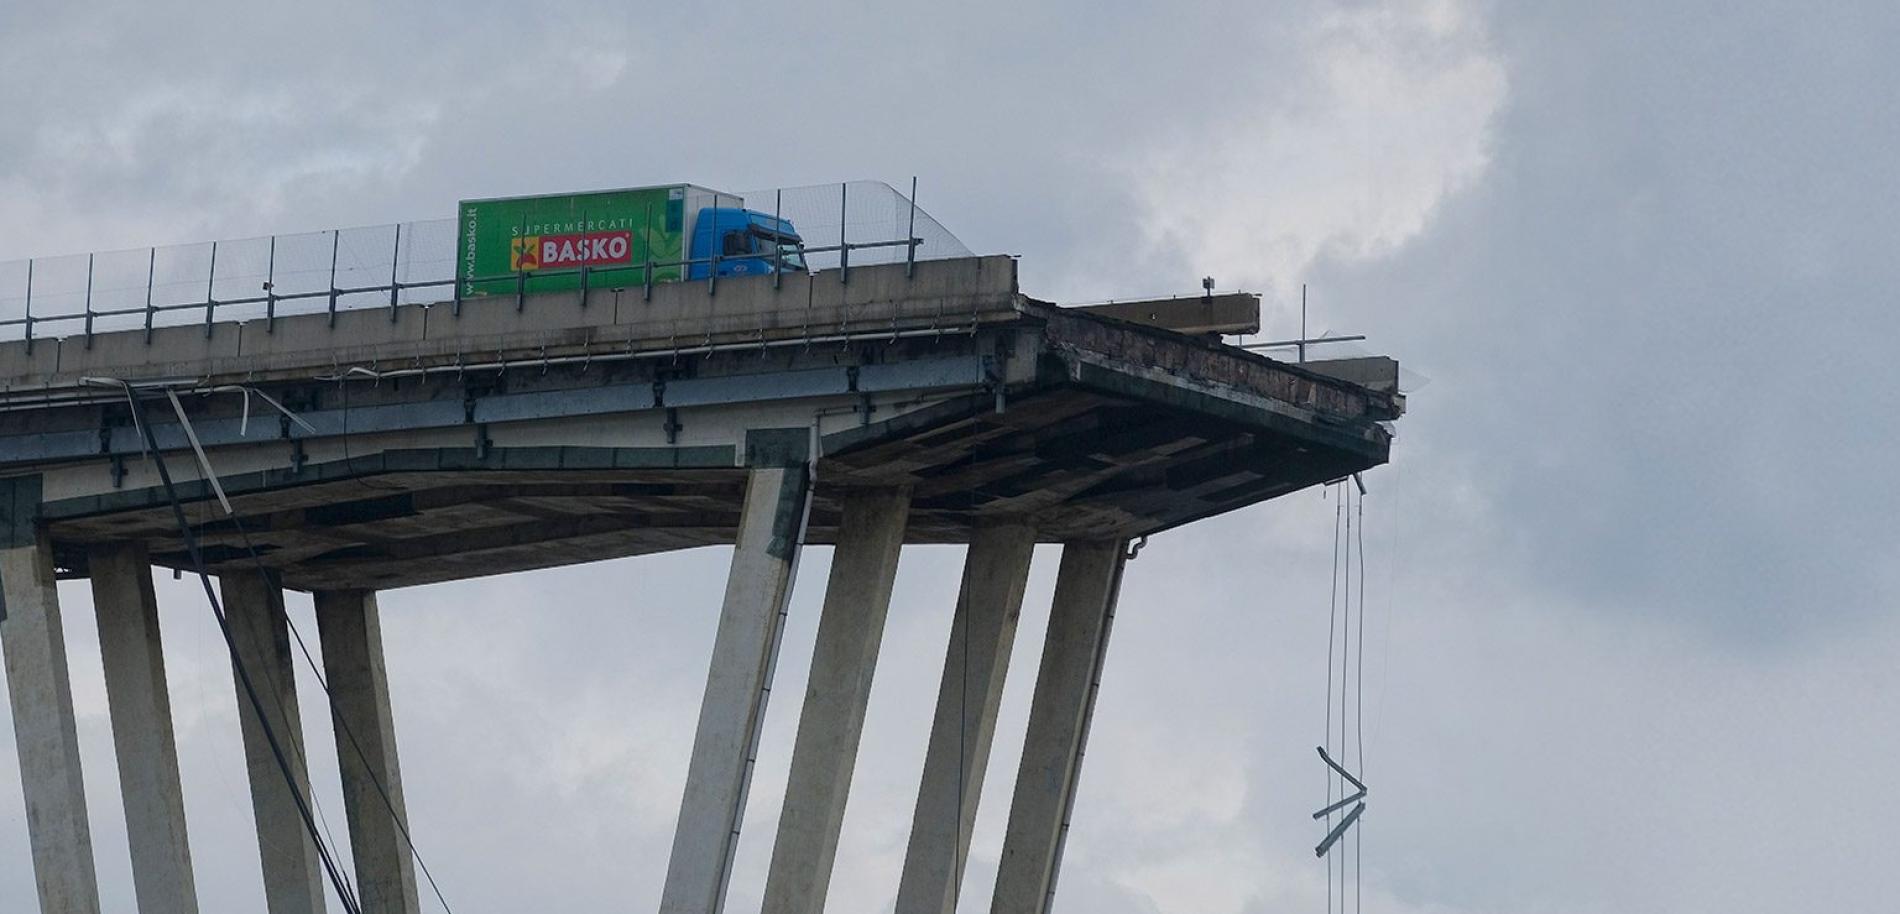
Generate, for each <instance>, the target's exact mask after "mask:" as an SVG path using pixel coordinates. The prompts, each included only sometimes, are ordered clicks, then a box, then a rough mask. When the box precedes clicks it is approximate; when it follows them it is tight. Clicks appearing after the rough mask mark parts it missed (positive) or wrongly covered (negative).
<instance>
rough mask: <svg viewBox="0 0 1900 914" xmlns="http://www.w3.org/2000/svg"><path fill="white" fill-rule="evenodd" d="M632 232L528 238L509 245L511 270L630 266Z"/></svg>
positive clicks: (531, 236) (509, 266)
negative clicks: (625, 264) (616, 264)
mask: <svg viewBox="0 0 1900 914" xmlns="http://www.w3.org/2000/svg"><path fill="white" fill-rule="evenodd" d="M632 260H633V232H631V231H624V232H586V233H583V234H576V235H529V236H528V237H526V238H516V239H514V243H513V244H511V245H509V251H508V261H509V263H508V268H509V269H511V270H560V269H574V268H577V267H596V266H600V265H602V264H614V263H631V262H632Z"/></svg>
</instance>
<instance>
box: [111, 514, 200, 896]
mask: <svg viewBox="0 0 1900 914" xmlns="http://www.w3.org/2000/svg"><path fill="white" fill-rule="evenodd" d="M88 565H89V566H90V568H91V574H92V603H93V609H94V612H95V614H96V615H97V616H98V619H99V654H100V657H101V659H102V660H103V661H104V663H105V676H106V702H107V705H108V707H109V708H110V710H111V716H112V745H113V748H114V749H115V750H116V753H117V755H118V762H119V793H120V796H122V797H123V798H124V802H125V831H126V838H127V841H128V843H129V844H130V845H131V850H132V887H133V889H134V891H135V893H136V894H137V897H138V904H139V911H140V914H158V912H164V914H196V912H197V910H198V890H197V884H196V882H195V881H194V879H193V877H192V870H191V843H190V840H189V839H188V837H187V835H188V832H187V829H186V827H185V795H184V790H183V788H182V787H181V786H180V785H179V779H178V744H177V740H176V737H175V736H174V735H173V732H172V706H171V696H170V692H169V690H168V689H167V687H166V684H165V652H164V644H163V641H162V640H161V639H160V637H159V627H158V598H157V596H155V595H154V594H153V591H152V565H151V562H150V560H149V559H148V558H147V556H146V552H145V547H144V546H143V545H142V544H137V543H121V544H115V545H102V546H96V547H94V548H93V549H92V555H91V559H90V561H89V562H88Z"/></svg>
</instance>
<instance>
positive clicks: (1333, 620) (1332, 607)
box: [1322, 490, 1345, 914]
mask: <svg viewBox="0 0 1900 914" xmlns="http://www.w3.org/2000/svg"><path fill="white" fill-rule="evenodd" d="M1322 491H1324V490H1322ZM1341 497H1344V496H1341ZM1344 510H1345V508H1344V505H1343V504H1341V503H1340V501H1339V500H1338V499H1335V500H1334V501H1333V572H1332V578H1331V582H1332V597H1331V600H1330V601H1329V603H1328V607H1327V612H1326V730H1325V734H1326V738H1325V739H1324V740H1322V742H1323V743H1324V744H1325V746H1326V747H1327V748H1331V747H1332V745H1333V654H1334V650H1333V648H1334V644H1333V635H1334V634H1335V633H1336V632H1337V631H1338V630H1339V530H1340V526H1339V525H1340V518H1341V517H1342V516H1343V512H1344ZM1337 780H1338V779H1337V777H1336V776H1335V775H1334V774H1333V770H1332V768H1330V767H1329V768H1327V769H1326V806H1327V808H1328V809H1329V810H1330V809H1331V808H1332V806H1333V785H1334V783H1335V782H1336V781H1337ZM1332 827H1333V814H1332V813H1331V812H1328V813H1327V814H1326V829H1327V831H1331V830H1332ZM1326 914H1333V858H1331V857H1328V858H1326Z"/></svg>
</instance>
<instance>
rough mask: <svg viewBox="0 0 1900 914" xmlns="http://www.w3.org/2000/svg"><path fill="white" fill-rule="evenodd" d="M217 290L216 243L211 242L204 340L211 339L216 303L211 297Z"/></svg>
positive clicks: (206, 278) (206, 281) (206, 282)
mask: <svg viewBox="0 0 1900 914" xmlns="http://www.w3.org/2000/svg"><path fill="white" fill-rule="evenodd" d="M217 290H218V243H217V242H215V241H213V242H211V271H210V275H208V276H206V277H205V339H210V338H211V321H212V318H213V316H214V313H215V312H216V311H217V307H218V302H217V300H216V299H215V298H213V297H212V296H213V295H214V294H215V293H216V292H217Z"/></svg>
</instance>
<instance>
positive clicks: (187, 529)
mask: <svg viewBox="0 0 1900 914" xmlns="http://www.w3.org/2000/svg"><path fill="white" fill-rule="evenodd" d="M124 386H125V389H126V392H127V398H128V401H129V402H130V403H131V407H132V412H133V418H134V421H135V424H136V425H137V426H139V428H140V430H141V433H142V434H143V436H144V439H145V445H146V449H147V452H148V453H149V454H150V456H151V458H152V463H153V467H154V468H155V469H156V470H157V471H158V478H159V482H160V484H161V485H162V486H163V487H164V489H165V497H166V499H167V500H168V501H169V502H170V503H171V509H172V519H173V520H174V521H175V522H176V523H177V525H178V533H179V536H180V537H181V538H183V540H184V543H185V552H186V554H187V555H188V556H189V557H190V559H191V564H192V568H193V571H194V572H196V574H197V575H198V581H199V583H200V584H201V585H203V587H204V592H205V599H206V600H207V601H209V602H210V604H211V614H212V615H213V616H214V617H215V618H216V619H217V622H218V629H219V631H220V632H221V633H222V634H223V635H224V644H225V648H226V649H227V650H228V651H229V652H230V654H231V666H232V669H233V670H234V671H235V672H236V674H237V679H238V684H239V685H240V686H242V687H243V690H244V695H245V698H246V700H247V701H248V702H249V704H250V706H251V712H252V713H253V714H256V715H257V722H258V725H259V729H260V730H262V731H263V733H264V740H265V742H266V743H267V744H269V746H270V750H271V757H272V759H273V760H275V761H276V763H277V770H278V772H279V773H280V774H282V775H283V777H284V785H285V787H286V788H287V789H288V790H289V791H290V796H291V799H292V800H293V801H295V803H296V806H297V814H298V816H299V817H300V818H302V819H303V824H304V830H305V832H307V833H308V834H309V836H310V840H311V842H312V843H313V844H315V845H316V850H317V857H318V859H319V861H320V862H321V863H322V864H323V870H324V873H325V874H326V875H327V876H328V877H329V880H330V887H331V889H332V890H334V891H335V892H336V894H337V898H338V900H339V901H341V902H342V903H343V909H344V910H345V911H346V912H348V914H362V907H361V906H360V905H359V904H358V902H357V899H356V895H355V893H354V892H352V891H351V889H350V886H349V884H348V882H347V881H346V880H344V878H343V875H342V872H341V871H340V870H339V869H338V868H337V864H336V859H335V857H334V855H333V854H332V853H331V851H330V847H329V844H328V842H326V841H325V840H324V838H323V835H322V834H321V832H320V831H319V829H318V826H317V821H316V818H315V817H314V816H313V815H312V813H311V808H310V803H309V800H308V798H306V797H305V796H304V793H303V791H302V789H300V787H299V785H298V784H297V777H296V775H295V773H294V772H293V770H292V769H291V766H290V760H289V757H288V756H287V755H285V753H284V747H283V744H282V742H281V740H280V739H279V738H278V734H277V732H276V729H275V728H273V727H272V726H271V725H270V720H269V717H268V716H267V715H266V714H265V713H264V701H263V698H262V697H261V696H260V695H259V694H258V691H257V685H256V683H255V682H254V681H252V679H251V675H250V671H249V670H247V669H246V668H245V666H244V661H243V658H242V657H241V656H240V655H239V652H238V646H237V637H236V635H235V634H234V633H233V632H232V631H231V622H230V619H229V618H228V617H226V615H225V612H224V605H223V604H222V603H221V602H220V601H219V600H218V595H217V591H216V588H214V587H212V586H211V573H210V572H209V571H207V570H206V568H205V563H204V555H203V553H202V551H201V550H200V549H199V547H198V537H197V534H195V533H193V532H192V529H191V523H190V521H189V520H187V519H186V517H185V509H184V504H183V502H182V501H180V499H179V497H178V490H177V487H176V486H175V485H174V484H173V483H172V476H171V471H170V469H168V468H167V467H166V465H165V456H164V454H162V453H161V452H160V451H159V449H158V441H157V439H156V438H155V437H153V435H152V426H151V423H150V422H149V421H147V420H146V418H145V416H144V405H143V404H141V403H140V402H139V400H138V398H137V396H136V395H133V394H132V389H131V385H129V384H126V385H124Z"/></svg>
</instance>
